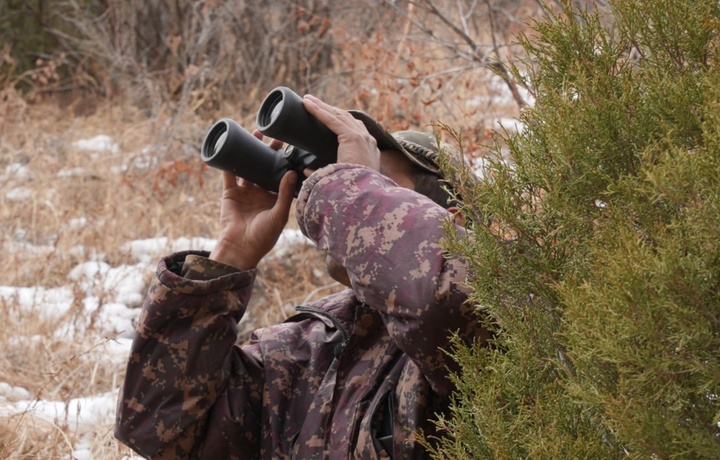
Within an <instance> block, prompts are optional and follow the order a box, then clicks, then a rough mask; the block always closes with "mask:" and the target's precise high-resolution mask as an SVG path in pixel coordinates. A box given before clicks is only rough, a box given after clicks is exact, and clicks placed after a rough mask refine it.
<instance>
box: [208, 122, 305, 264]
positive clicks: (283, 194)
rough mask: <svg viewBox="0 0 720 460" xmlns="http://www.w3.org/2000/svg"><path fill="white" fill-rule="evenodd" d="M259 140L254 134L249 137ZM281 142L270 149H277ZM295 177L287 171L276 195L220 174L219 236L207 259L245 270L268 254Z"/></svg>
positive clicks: (282, 223)
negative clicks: (221, 184)
mask: <svg viewBox="0 0 720 460" xmlns="http://www.w3.org/2000/svg"><path fill="white" fill-rule="evenodd" d="M253 134H254V135H255V137H257V138H259V139H262V134H260V133H259V132H258V131H255V132H254V133H253ZM281 145H282V143H281V142H278V141H273V142H272V143H271V144H270V146H271V147H273V148H275V149H277V148H279V147H280V146H281ZM296 182H297V173H295V172H294V171H289V172H287V173H286V174H285V176H283V178H282V180H281V181H280V188H279V192H278V194H274V193H271V192H268V191H267V190H264V189H263V188H261V187H259V186H257V185H255V184H253V183H252V182H249V181H247V180H244V179H239V178H237V177H235V175H234V174H233V173H230V172H227V171H223V195H222V203H221V206H220V236H219V238H218V240H217V244H216V246H215V248H214V249H213V250H212V252H211V253H210V259H212V260H216V261H218V262H222V263H224V264H227V265H230V266H232V267H235V268H238V269H241V270H249V269H252V268H255V267H256V266H257V264H258V263H259V262H260V260H261V259H262V258H263V257H265V255H266V254H267V253H268V252H270V251H271V250H272V248H273V247H274V246H275V243H277V241H278V239H279V238H280V234H281V233H282V231H283V229H284V228H285V224H287V221H288V217H289V216H290V206H291V204H292V200H293V196H294V190H295V184H296Z"/></svg>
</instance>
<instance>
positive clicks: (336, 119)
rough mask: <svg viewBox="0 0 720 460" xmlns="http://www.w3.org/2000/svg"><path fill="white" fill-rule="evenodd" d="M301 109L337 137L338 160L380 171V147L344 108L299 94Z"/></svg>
mask: <svg viewBox="0 0 720 460" xmlns="http://www.w3.org/2000/svg"><path fill="white" fill-rule="evenodd" d="M303 104H304V105H305V109H306V110H307V111H308V112H310V114H311V115H313V116H314V117H315V118H317V119H318V120H319V121H321V122H322V123H323V124H324V125H325V126H327V127H328V128H329V129H330V131H332V132H334V133H335V134H337V136H338V152H337V162H338V163H353V164H357V165H361V166H367V167H370V168H372V169H374V170H376V171H380V150H378V147H377V141H375V138H374V137H372V136H371V135H370V133H369V132H368V130H367V128H366V127H365V125H364V124H363V122H362V121H360V120H358V119H357V118H355V117H353V116H352V115H351V114H350V112H348V111H347V110H343V109H339V108H337V107H333V106H332V105H330V104H327V103H325V102H323V101H321V100H320V99H318V98H316V97H315V96H311V95H309V94H308V95H305V97H303Z"/></svg>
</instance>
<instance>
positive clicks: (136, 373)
mask: <svg viewBox="0 0 720 460" xmlns="http://www.w3.org/2000/svg"><path fill="white" fill-rule="evenodd" d="M296 208H297V213H298V215H297V217H298V222H299V224H300V227H301V229H302V231H303V232H304V233H305V234H306V235H307V236H308V237H309V238H311V239H312V240H313V241H315V242H316V243H317V244H318V246H319V247H320V248H322V249H324V250H326V251H328V252H329V254H330V255H332V256H333V257H334V258H335V259H336V260H338V261H340V262H342V263H343V264H344V266H345V267H346V268H347V269H348V272H349V273H350V278H351V282H352V285H353V289H352V290H351V289H348V290H345V291H343V292H340V293H337V294H334V295H331V296H328V297H325V298H323V299H320V300H318V301H316V302H313V303H311V304H307V305H303V306H300V307H298V313H297V314H296V315H295V316H293V317H291V318H290V319H289V320H287V321H286V322H284V323H282V324H278V325H273V326H270V327H267V328H264V329H261V330H258V331H256V332H255V333H254V334H253V337H252V338H251V341H250V343H248V344H246V345H244V346H242V347H238V346H236V345H235V340H236V337H237V323H238V321H239V320H240V318H241V317H242V315H243V314H244V312H245V306H246V305H247V302H248V299H249V297H250V293H251V290H252V285H253V280H254V277H255V272H254V271H252V270H251V271H238V270H235V269H232V268H231V267H227V266H224V265H222V264H219V263H216V262H213V261H211V260H209V259H207V258H206V256H207V254H206V253H192V252H184V253H178V254H174V255H171V256H169V257H167V258H165V259H163V260H162V261H161V262H160V264H159V266H158V270H157V274H156V277H155V278H154V280H153V282H152V285H151V286H150V288H149V292H148V294H147V297H146V299H145V303H144V306H143V312H142V315H141V318H140V321H139V324H138V328H137V337H136V339H135V340H134V343H133V347H132V351H131V354H130V357H129V361H128V367H127V374H126V378H125V382H124V385H123V388H122V390H121V392H120V396H119V401H118V410H117V424H116V431H115V435H116V436H117V438H118V439H120V440H121V441H122V442H124V443H125V444H127V445H128V446H130V447H132V448H133V449H134V450H136V451H137V452H138V453H140V454H141V455H143V456H146V457H148V458H158V459H171V458H172V459H184V458H202V459H224V458H227V459H254V458H260V459H275V458H278V459H285V458H295V459H343V460H345V459H349V458H359V459H382V458H393V459H416V458H425V457H426V453H425V452H424V450H423V448H422V447H421V446H420V445H419V444H418V443H417V442H416V437H417V433H418V432H419V431H423V432H424V433H425V434H428V435H437V433H435V429H434V425H433V423H432V422H431V419H432V418H433V417H434V414H436V413H438V412H443V411H446V410H447V406H448V402H449V396H450V393H451V391H452V389H453V387H452V385H451V382H450V380H449V379H448V369H451V370H456V367H455V364H454V363H453V362H451V361H449V359H448V357H447V356H446V354H445V353H444V352H443V349H447V348H448V343H449V340H448V336H449V334H450V333H451V332H455V331H457V332H459V333H460V335H461V337H463V338H464V339H465V340H467V341H468V342H469V341H472V340H477V339H483V338H484V336H483V331H482V330H481V328H480V327H479V324H478V321H477V318H476V315H475V313H474V312H473V309H472V308H471V307H470V306H468V305H466V304H465V301H466V299H467V296H466V293H465V292H463V290H462V289H461V283H463V282H464V281H465V276H466V272H465V270H466V267H465V265H464V264H463V263H462V262H461V261H458V260H453V259H449V258H448V257H447V256H446V254H444V253H443V251H442V249H441V247H440V245H439V240H440V239H441V237H442V235H443V233H444V231H443V222H444V221H446V220H447V219H448V213H447V211H445V210H444V209H442V208H441V207H439V206H437V205H435V204H434V203H432V202H431V201H430V200H428V199H427V198H425V197H423V196H421V195H419V194H416V193H415V192H412V191H410V190H407V189H404V188H400V187H398V186H397V185H396V184H395V183H394V182H392V181H391V180H390V179H388V178H386V177H385V176H383V175H381V174H379V173H377V172H375V171H373V170H371V169H369V168H364V167H360V166H355V165H349V164H333V165H330V166H327V167H325V168H323V169H321V170H319V171H317V172H316V173H315V174H313V175H312V176H311V177H310V178H308V179H307V180H306V181H305V183H304V184H303V187H302V190H301V192H300V195H299V197H298V202H297V207H296ZM388 407H392V408H393V409H394V411H393V413H394V415H395V417H394V425H393V439H392V448H391V449H392V452H386V451H385V450H384V448H383V447H382V445H381V444H380V443H378V441H377V439H375V438H376V433H377V427H378V424H379V423H381V422H382V418H383V416H384V415H383V414H384V413H386V412H387V408H388Z"/></svg>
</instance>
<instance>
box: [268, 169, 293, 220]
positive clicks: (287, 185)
mask: <svg viewBox="0 0 720 460" xmlns="http://www.w3.org/2000/svg"><path fill="white" fill-rule="evenodd" d="M296 184H297V173H296V172H295V171H288V172H287V173H285V175H284V176H283V178H282V179H281V180H280V187H279V190H278V198H277V201H276V202H275V206H273V209H274V210H275V212H278V213H280V214H281V215H289V214H290V205H292V200H293V198H294V197H295V186H296Z"/></svg>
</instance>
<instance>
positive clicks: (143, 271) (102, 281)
mask: <svg viewBox="0 0 720 460" xmlns="http://www.w3.org/2000/svg"><path fill="white" fill-rule="evenodd" d="M76 146H77V147H78V148H82V149H85V150H89V151H102V150H110V151H116V150H117V146H116V144H115V143H114V142H113V140H112V139H111V138H110V137H108V136H97V137H95V138H92V139H87V140H81V141H78V142H77V143H76ZM66 173H68V172H66ZM32 176H33V173H32V171H31V170H29V169H28V168H27V167H26V166H24V165H20V164H13V165H10V166H7V167H6V168H5V170H4V171H0V180H2V179H3V178H5V179H8V178H10V177H11V178H12V180H14V181H15V182H18V186H17V188H16V189H14V190H13V191H11V192H10V194H9V195H6V198H7V199H16V200H22V199H24V198H23V197H25V196H26V195H27V192H26V191H25V188H24V187H22V185H20V184H19V183H20V182H22V180H23V179H29V178H32ZM83 224H84V222H70V223H69V225H74V226H78V225H79V226H81V225H83ZM15 236H16V237H17V236H18V235H15ZM301 244H311V243H310V242H309V240H308V239H307V238H305V237H304V236H303V235H302V234H301V233H300V232H299V230H293V229H287V230H285V231H284V233H283V234H282V235H281V237H280V240H279V242H278V244H277V246H276V248H275V249H274V250H273V253H271V256H273V255H282V254H284V253H286V252H287V251H291V250H293V246H295V245H301ZM214 245H215V241H214V240H211V239H208V238H201V237H183V238H178V239H175V240H170V239H168V238H152V239H142V240H134V241H128V242H127V243H125V244H124V246H123V247H122V248H121V249H123V250H125V251H127V252H128V253H129V254H130V255H131V259H132V260H133V261H134V263H131V264H128V265H120V266H111V265H109V264H108V263H106V262H103V261H100V260H96V258H95V257H93V256H92V255H89V256H88V258H87V259H88V260H86V261H84V262H82V263H79V264H77V265H76V266H75V267H73V268H72V269H71V270H70V271H69V273H68V274H67V278H68V285H67V286H63V287H55V288H46V287H44V286H35V287H16V286H0V305H3V304H5V305H12V306H13V307H12V308H17V311H18V314H22V313H28V314H37V315H38V317H40V318H44V319H49V320H53V319H59V318H61V317H63V315H65V314H67V313H68V312H69V311H70V309H71V308H78V307H77V305H78V303H77V301H78V291H79V292H80V296H81V303H80V305H81V306H82V308H83V309H84V313H87V314H85V315H76V316H77V319H75V320H73V321H71V322H63V323H62V324H63V327H61V328H59V329H58V330H56V331H54V334H55V336H56V338H58V339H61V340H82V341H83V342H82V343H83V344H85V343H87V344H88V351H87V352H86V353H85V356H84V357H85V358H87V359H92V360H95V361H96V362H97V361H103V362H111V363H117V365H118V368H120V367H121V366H123V365H124V363H125V361H126V359H127V356H128V353H129V350H130V345H131V343H132V336H133V324H134V321H135V320H136V319H137V317H138V316H139V314H140V308H138V307H139V305H140V304H141V303H142V299H143V297H144V295H145V292H144V291H145V289H146V287H147V286H146V280H147V279H148V278H149V277H150V275H151V274H152V273H153V272H154V271H155V268H156V264H157V261H158V259H159V258H160V257H161V256H163V255H164V254H169V253H171V252H175V251H183V250H190V249H194V250H208V251H209V250H212V248H213V247H214ZM3 249H4V250H16V251H32V252H47V253H49V252H51V251H52V248H51V247H44V246H43V247H39V246H32V245H29V244H27V243H22V244H14V245H8V244H7V242H6V244H5V246H4V247H3ZM77 252H78V254H85V253H86V252H91V251H85V250H84V248H77ZM98 306H100V307H98ZM91 322H92V324H91ZM91 326H92V327H91ZM108 337H111V339H108ZM18 341H19V342H20V345H21V346H33V345H34V343H33V342H40V341H42V338H41V337H27V336H19V337H18ZM117 395H118V389H117V388H116V389H114V390H113V391H109V392H106V393H102V394H89V395H85V396H83V397H80V398H73V399H71V400H69V401H55V400H46V399H41V398H37V397H36V396H35V395H33V394H32V393H31V392H30V391H29V390H27V389H25V388H22V387H18V386H14V385H12V384H10V383H8V382H1V381H0V416H12V415H18V414H29V415H32V416H34V417H39V418H41V419H44V420H47V421H49V422H51V423H52V422H53V421H57V420H61V421H63V422H64V423H65V424H66V425H67V426H68V427H70V428H71V429H73V430H75V432H76V433H77V434H78V435H79V436H78V437H79V439H80V441H79V442H78V443H77V444H76V445H75V446H73V452H72V453H71V454H70V455H71V457H69V458H72V459H76V460H92V453H91V451H90V449H89V447H88V446H89V443H90V441H91V439H88V436H87V435H85V436H84V434H85V433H89V431H90V430H91V429H92V427H97V426H111V425H112V424H113V422H114V419H115V406H116V401H117ZM130 459H131V457H126V460H130ZM132 459H133V460H135V457H132Z"/></svg>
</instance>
